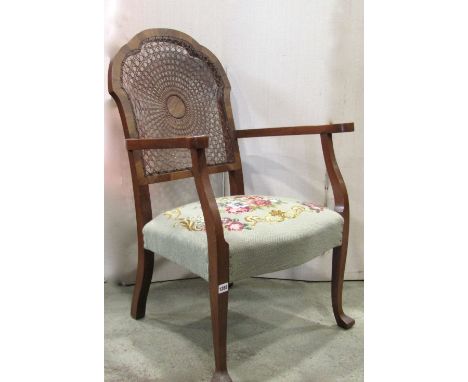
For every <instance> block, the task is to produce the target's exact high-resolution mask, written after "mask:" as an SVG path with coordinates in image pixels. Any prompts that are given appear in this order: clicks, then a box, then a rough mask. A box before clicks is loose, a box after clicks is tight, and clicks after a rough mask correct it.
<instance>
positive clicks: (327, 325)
mask: <svg viewBox="0 0 468 382" xmlns="http://www.w3.org/2000/svg"><path fill="white" fill-rule="evenodd" d="M363 286H364V283H363V282H359V281H350V282H347V283H345V291H344V302H345V304H344V307H345V311H346V312H347V313H348V315H350V316H351V317H353V318H354V319H355V320H356V325H355V326H354V327H353V328H352V329H350V330H348V331H346V330H343V329H341V328H339V327H337V326H336V324H335V321H334V318H333V313H332V310H331V302H330V284H329V283H310V282H302V281H280V280H268V279H247V280H243V281H240V282H238V283H236V284H235V286H234V288H232V289H231V290H230V292H229V318H228V322H229V324H228V368H229V372H230V375H231V377H232V379H233V381H234V382H241V381H242V382H244V381H248V382H266V381H268V382H280V381H282V382H283V381H288V382H295V381H307V382H335V381H343V382H344V381H346V382H351V381H363V380H364V377H363V366H364V361H363V359H364V358H363V357H364V354H363V348H364V341H363V340H364V306H363ZM132 290H133V288H132V287H119V286H115V285H111V284H106V286H105V380H106V381H122V382H123V381H125V382H128V381H139V382H149V381H155V382H160V381H164V382H166V381H174V382H179V381H180V382H182V381H184V382H187V381H196V382H201V381H210V378H211V375H212V370H213V366H214V361H213V352H212V342H211V321H210V306H209V300H208V284H207V283H206V282H205V281H203V280H201V279H192V280H180V281H169V282H163V283H153V284H152V285H151V288H150V294H149V297H148V304H147V309H146V310H147V312H146V317H145V318H144V319H143V320H139V321H135V320H133V319H132V318H131V317H130V301H131V294H132Z"/></svg>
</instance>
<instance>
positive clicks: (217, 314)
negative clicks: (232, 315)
mask: <svg viewBox="0 0 468 382" xmlns="http://www.w3.org/2000/svg"><path fill="white" fill-rule="evenodd" d="M215 284H216V285H215ZM228 294H229V292H224V293H221V294H219V293H218V284H217V283H216V282H210V302H211V325H212V330H213V348H214V356H215V372H214V374H213V378H212V379H211V382H232V379H231V377H230V376H229V374H228V371H227V363H226V338H227V313H228V297H229V296H228Z"/></svg>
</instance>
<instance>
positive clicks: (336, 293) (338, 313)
mask: <svg viewBox="0 0 468 382" xmlns="http://www.w3.org/2000/svg"><path fill="white" fill-rule="evenodd" d="M347 249H348V248H347V245H346V246H343V245H342V246H340V247H335V248H333V266H332V305H333V313H334V315H335V319H336V323H337V324H338V326H340V327H342V328H344V329H349V328H351V327H352V326H353V325H354V320H353V319H352V318H351V317H348V316H347V315H346V314H344V312H343V305H342V296H343V279H344V271H345V265H346V254H347Z"/></svg>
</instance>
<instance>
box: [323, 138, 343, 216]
mask: <svg viewBox="0 0 468 382" xmlns="http://www.w3.org/2000/svg"><path fill="white" fill-rule="evenodd" d="M320 139H321V142H322V151H323V158H324V159H325V167H326V168H327V173H328V177H329V178H330V183H331V186H332V190H333V197H334V198H335V211H336V212H338V213H339V214H340V215H341V216H343V218H344V219H345V224H346V223H347V221H348V220H349V199H348V191H347V189H346V184H345V182H344V179H343V176H342V175H341V171H340V168H339V167H338V162H337V161H336V157H335V150H334V149H333V138H332V134H331V133H326V134H320Z"/></svg>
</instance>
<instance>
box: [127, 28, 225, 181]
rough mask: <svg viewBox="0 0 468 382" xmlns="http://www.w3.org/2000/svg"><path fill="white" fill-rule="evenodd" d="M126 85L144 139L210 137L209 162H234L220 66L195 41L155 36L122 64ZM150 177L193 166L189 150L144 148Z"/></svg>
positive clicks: (146, 172)
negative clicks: (203, 52) (197, 49)
mask: <svg viewBox="0 0 468 382" xmlns="http://www.w3.org/2000/svg"><path fill="white" fill-rule="evenodd" d="M121 83H122V88H123V89H124V90H125V92H126V93H127V95H128V97H129V99H130V102H131V105H132V107H133V113H134V118H135V121H136V126H137V130H138V134H139V137H140V138H169V137H177V136H193V135H204V134H206V135H209V137H210V139H209V147H208V149H207V150H206V158H207V162H208V164H209V165H213V164H223V163H229V162H233V161H234V155H233V137H232V132H231V131H230V130H229V126H228V124H227V123H226V118H225V109H224V105H223V102H222V93H223V81H222V78H221V77H220V76H219V74H218V73H217V71H216V68H215V66H214V65H213V64H212V63H211V62H210V60H209V59H208V58H207V57H205V56H204V55H203V54H202V53H201V52H198V51H195V50H194V49H193V48H192V47H191V45H190V44H188V43H187V42H185V41H182V40H178V39H176V38H172V37H152V38H149V39H147V40H145V41H144V42H143V43H142V44H141V46H140V49H138V50H135V51H132V52H130V53H129V54H127V56H126V58H125V59H124V60H123V63H122V72H121ZM142 156H143V164H144V171H145V175H146V176H149V175H155V174H162V173H167V172H172V171H178V170H184V169H187V168H190V167H191V164H192V162H191V157H190V152H189V150H187V149H169V150H143V155H142Z"/></svg>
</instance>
